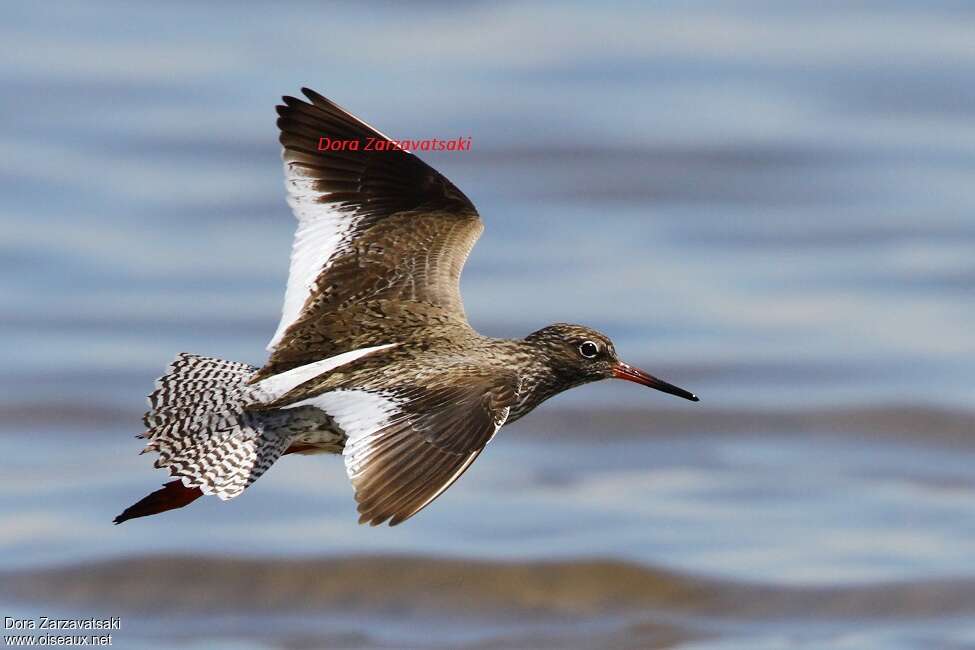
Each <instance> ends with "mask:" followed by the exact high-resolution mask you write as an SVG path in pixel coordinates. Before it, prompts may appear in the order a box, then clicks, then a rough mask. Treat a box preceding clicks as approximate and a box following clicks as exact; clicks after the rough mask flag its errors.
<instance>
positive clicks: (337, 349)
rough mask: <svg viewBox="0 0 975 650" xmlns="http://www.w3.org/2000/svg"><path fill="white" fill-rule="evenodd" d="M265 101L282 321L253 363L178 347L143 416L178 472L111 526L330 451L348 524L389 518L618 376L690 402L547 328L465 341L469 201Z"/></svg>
mask: <svg viewBox="0 0 975 650" xmlns="http://www.w3.org/2000/svg"><path fill="white" fill-rule="evenodd" d="M302 93H303V94H304V96H305V98H306V99H307V101H304V100H301V99H296V98H294V97H284V98H283V102H284V103H283V105H280V106H278V107H277V112H278V116H279V117H278V121H277V124H278V128H279V129H280V138H279V139H280V142H281V144H282V145H283V147H284V152H283V158H284V170H285V177H286V185H287V190H288V204H289V205H290V206H291V209H292V210H293V211H294V214H295V217H297V220H298V227H297V232H296V233H295V239H294V246H293V249H292V252H291V268H290V273H289V276H288V286H287V290H286V291H285V297H284V309H283V314H282V316H281V322H280V325H278V328H277V331H276V332H275V333H274V336H273V338H272V339H271V342H270V344H269V345H268V347H267V349H268V351H269V352H270V356H269V358H268V360H267V363H265V364H264V366H263V367H261V368H257V367H255V366H251V365H248V364H246V363H237V362H232V361H223V360H220V359H214V358H210V357H202V356H197V355H192V354H180V355H178V356H177V357H176V359H175V360H174V361H173V362H172V363H171V364H170V366H169V368H168V369H167V371H166V374H165V375H163V376H162V377H161V378H160V379H159V380H157V382H156V389H155V391H154V392H153V393H152V394H151V395H150V396H149V406H150V408H149V411H148V412H147V413H146V415H145V417H144V422H145V426H146V431H145V433H143V434H140V436H139V437H141V438H145V439H146V441H147V444H146V447H145V449H144V451H143V453H145V452H155V453H156V454H158V457H157V459H156V462H155V466H156V467H157V468H166V469H168V470H169V473H170V475H171V476H173V477H174V478H175V480H173V481H171V482H169V483H166V484H165V485H163V487H162V489H160V490H157V491H156V492H153V493H152V494H150V495H148V496H147V497H145V498H144V499H142V500H141V501H139V502H137V503H135V504H134V505H132V506H130V507H129V508H127V509H126V510H125V511H124V512H122V513H121V514H120V515H119V516H118V517H116V518H115V523H122V522H123V521H126V520H128V519H132V518H135V517H143V516H146V515H152V514H157V513H160V512H164V511H166V510H172V509H174V508H180V507H183V506H185V505H187V504H189V503H190V502H192V501H194V500H195V499H197V498H198V497H200V496H203V495H205V494H206V495H216V496H217V497H219V498H221V499H225V500H226V499H232V498H234V497H236V496H238V495H239V494H240V493H241V492H243V491H244V490H245V489H246V488H247V487H248V486H250V485H251V484H252V483H253V482H254V481H256V480H257V479H258V478H259V477H260V476H261V475H262V474H263V473H264V472H265V471H267V469H268V468H269V467H271V465H273V464H274V463H275V461H277V460H278V458H280V457H281V456H282V455H284V454H290V453H298V454H318V453H333V454H342V455H343V457H344V460H345V468H346V471H347V473H348V476H349V479H350V480H351V482H352V486H353V488H354V490H355V498H356V501H357V502H358V511H359V515H360V516H359V522H360V523H369V524H372V525H378V524H382V523H384V522H388V523H389V525H391V526H395V525H396V524H399V523H402V522H403V521H405V520H407V519H409V518H410V517H412V516H413V515H415V514H416V513H417V512H419V511H420V510H422V509H423V508H424V507H426V506H427V505H429V504H430V503H431V502H432V501H433V500H434V499H436V498H437V497H438V496H440V495H441V494H442V493H443V492H444V490H446V489H447V488H448V487H450V486H451V485H452V484H453V483H454V481H456V480H457V479H458V478H459V477H460V475H461V474H463V473H464V471H465V470H466V469H467V468H468V467H470V465H471V463H473V462H474V460H475V459H476V458H477V457H478V456H479V455H480V453H481V452H482V451H483V450H484V447H485V445H487V443H488V442H490V441H491V439H492V438H493V437H494V435H495V433H497V431H498V429H500V428H501V427H502V426H504V425H505V424H510V423H511V422H514V421H515V420H517V419H518V418H520V417H522V416H524V415H526V414H527V413H528V412H529V411H531V410H532V409H534V408H535V407H536V406H538V405H539V404H541V403H542V402H543V401H545V400H546V399H548V398H550V397H552V396H553V395H556V394H558V393H561V392H562V391H564V390H567V389H569V388H572V387H574V386H579V385H582V384H586V383H589V382H593V381H599V380H601V379H609V378H618V379H625V380H628V381H632V382H636V383H638V384H642V385H644V386H649V387H651V388H656V389H657V390H661V391H663V392H665V393H670V394H672V395H677V396H679V397H683V398H684V399H688V400H692V401H697V399H698V398H697V397H696V396H695V395H693V394H692V393H690V392H688V391H686V390H684V389H682V388H678V387H676V386H674V385H672V384H669V383H667V382H665V381H663V380H661V379H657V378H656V377H654V376H652V375H650V374H648V373H646V372H644V371H642V370H639V369H638V368H634V367H633V366H630V365H628V364H626V363H623V362H622V361H620V360H619V358H618V357H617V355H616V349H615V348H614V347H613V343H612V341H610V340H609V338H608V337H606V336H605V335H604V334H601V333H599V332H597V331H595V330H593V329H590V328H588V327H583V326H581V325H569V324H564V323H559V324H555V325H549V326H548V327H543V328H542V329H540V330H538V331H536V332H533V333H531V334H529V335H528V336H526V337H525V338H523V339H495V338H488V337H485V336H482V335H480V334H478V333H477V332H476V331H475V330H474V329H473V328H472V327H471V326H470V324H469V323H468V322H467V317H466V315H465V314H464V307H463V304H462V302H461V296H460V274H461V270H462V268H463V266H464V262H465V260H466V259H467V255H468V253H470V251H471V248H472V247H473V246H474V243H475V242H476V241H477V238H478V236H480V234H481V231H482V230H483V225H482V223H481V218H480V216H479V215H478V213H477V210H476V209H475V208H474V205H473V204H472V203H471V201H470V200H469V199H468V198H467V197H466V196H464V194H463V193H462V192H461V191H460V190H459V189H457V188H456V187H455V186H454V185H453V183H451V182H450V181H449V180H447V179H446V178H445V177H443V176H442V175H441V174H440V173H438V172H437V171H436V170H435V169H433V168H432V167H430V166H429V165H427V164H426V163H424V162H423V161H422V160H420V159H419V158H418V157H416V156H415V155H413V154H412V153H409V152H407V151H405V150H404V149H401V148H398V147H395V146H392V147H389V148H388V149H387V148H382V150H377V147H376V146H372V147H370V148H369V149H368V150H367V149H366V148H365V146H363V147H359V148H356V147H346V146H343V147H341V148H325V149H324V150H321V149H320V148H319V143H320V141H321V138H323V137H327V138H329V140H330V141H341V142H361V143H363V145H365V144H366V143H367V142H369V141H372V142H373V145H375V142H377V141H383V142H385V141H390V139H389V138H387V137H386V136H385V135H383V134H381V133H380V132H378V131H377V130H375V129H373V128H372V127H371V126H369V125H368V124H366V123H365V122H363V121H361V120H359V119H358V118H356V117H354V116H353V115H352V114H350V113H349V112H348V111H346V110H344V109H342V108H340V107H339V106H337V105H336V104H334V103H333V102H331V101H329V100H328V99H326V98H324V97H322V96H321V95H319V94H318V93H316V92H314V91H312V90H308V89H302Z"/></svg>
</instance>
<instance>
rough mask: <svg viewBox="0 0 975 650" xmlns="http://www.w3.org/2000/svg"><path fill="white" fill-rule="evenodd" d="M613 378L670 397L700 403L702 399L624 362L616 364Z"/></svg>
mask: <svg viewBox="0 0 975 650" xmlns="http://www.w3.org/2000/svg"><path fill="white" fill-rule="evenodd" d="M613 376H614V377H616V378H617V379H625V380H626V381H632V382H633V383H636V384H640V385H641V386H649V387H650V388H655V389H657V390H659V391H662V392H664V393H668V394H670V395H676V396H677V397H683V398H684V399H686V400H690V401H692V402H698V401H700V398H698V396H697V395H695V394H694V393H692V392H690V391H686V390H684V389H683V388H679V387H677V386H674V385H673V384H670V383H668V382H666V381H664V380H663V379H657V378H656V377H654V376H653V375H651V374H650V373H648V372H644V371H643V370H640V369H639V368H634V367H633V366H631V365H629V364H627V363H623V362H622V361H621V362H619V363H618V364H616V367H615V368H613Z"/></svg>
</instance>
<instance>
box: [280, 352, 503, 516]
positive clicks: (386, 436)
mask: <svg viewBox="0 0 975 650" xmlns="http://www.w3.org/2000/svg"><path fill="white" fill-rule="evenodd" d="M449 375H450V378H451V382H450V384H449V385H447V384H442V385H438V386H419V385H415V384H412V385H405V384H399V385H396V384H393V385H384V386H383V387H382V388H373V389H355V388H343V389H338V390H332V391H328V392H324V393H322V394H319V395H317V396H315V397H312V398H309V399H305V400H302V401H299V402H294V403H292V404H290V405H287V406H285V407H284V408H294V407H298V406H306V405H309V406H315V407H317V408H320V409H322V410H323V411H325V412H326V413H328V414H329V415H330V416H332V418H333V420H334V421H335V422H336V424H337V425H338V426H339V427H341V429H342V430H343V431H344V432H345V433H346V435H347V436H348V440H347V442H346V445H345V451H344V455H345V466H346V470H347V472H348V474H349V478H350V479H351V481H352V485H353V487H354V488H355V491H356V500H357V501H358V502H359V513H360V518H359V522H360V523H369V524H372V525H374V526H375V525H378V524H381V523H383V522H385V521H389V523H390V525H391V526H395V525H396V524H399V523H401V522H403V521H405V520H407V519H409V518H410V517H412V516H413V515H415V514H416V513H417V512H419V511H420V510H422V509H423V508H424V507H426V506H427V505H428V504H429V503H430V502H431V501H433V500H434V499H436V498H437V497H438V496H440V494H442V493H443V491H444V490H446V489H447V488H448V487H450V486H451V485H452V484H453V483H454V481H456V480H457V479H458V478H459V477H460V475H461V474H463V473H464V471H465V470H466V469H467V468H468V467H469V466H470V464H471V463H473V462H474V460H475V459H476V458H477V456H478V454H480V453H481V450H482V449H483V448H484V446H485V445H486V444H487V443H488V441H489V440H491V438H492V437H493V436H494V434H495V432H496V431H497V430H498V429H499V428H500V427H501V426H502V425H503V424H504V422H505V420H506V419H507V417H508V412H509V409H510V407H511V405H513V404H514V403H515V402H516V399H517V391H518V380H517V376H516V375H515V374H514V373H512V372H509V371H504V370H502V371H498V370H491V371H483V370H479V369H476V368H474V369H471V368H467V369H460V368H454V369H453V371H452V372H450V373H449Z"/></svg>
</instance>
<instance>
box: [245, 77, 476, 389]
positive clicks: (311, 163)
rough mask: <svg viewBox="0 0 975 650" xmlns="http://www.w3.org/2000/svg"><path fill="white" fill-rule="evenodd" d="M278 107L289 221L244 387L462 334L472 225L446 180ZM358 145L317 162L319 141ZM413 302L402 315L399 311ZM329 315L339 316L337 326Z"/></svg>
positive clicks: (302, 106)
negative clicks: (250, 381) (277, 312)
mask: <svg viewBox="0 0 975 650" xmlns="http://www.w3.org/2000/svg"><path fill="white" fill-rule="evenodd" d="M302 92H303V93H304V95H305V97H306V98H307V99H308V101H302V100H300V99H296V98H294V97H285V98H284V99H283V102H284V103H283V105H281V106H278V107H277V110H278V114H279V118H278V127H279V129H280V138H279V139H280V142H281V144H282V146H283V159H284V167H285V181H286V182H285V184H286V187H287V190H288V204H289V205H290V206H291V208H292V211H293V212H294V214H295V216H296V217H297V219H298V227H297V231H296V233H295V240H294V246H293V249H292V255H291V268H290V272H289V277H288V287H287V290H286V291H285V299H284V307H283V309H282V316H281V321H280V324H279V325H278V327H277V330H276V331H275V333H274V336H273V337H272V339H271V342H270V343H269V345H268V350H269V351H270V352H271V357H270V359H269V361H268V363H267V365H266V366H265V367H264V368H262V369H261V371H260V372H259V373H258V374H257V376H256V377H255V381H257V380H260V379H263V378H264V377H267V376H271V375H274V374H278V373H281V372H284V371H286V370H288V369H290V368H293V367H296V366H299V365H304V364H307V363H311V362H312V361H315V360H317V359H321V358H323V357H329V356H335V355H337V354H341V353H343V352H347V351H349V350H353V349H356V348H361V347H366V346H368V345H375V344H380V343H387V342H390V341H392V340H394V339H393V338H390V335H391V334H392V333H393V332H396V331H397V330H400V331H402V330H403V329H404V326H407V330H408V331H417V330H419V329H422V327H423V325H424V323H425V322H426V323H437V324H441V323H443V322H447V321H454V322H457V323H461V324H465V325H466V317H465V315H464V311H463V304H462V302H461V299H460V273H461V270H462V268H463V264H464V261H465V260H466V258H467V255H468V253H469V252H470V249H471V248H472V247H473V245H474V242H475V241H476V240H477V237H478V236H479V235H480V232H481V230H482V228H483V227H482V225H481V221H480V218H479V217H478V215H477V211H476V210H475V208H474V206H473V204H472V203H471V202H470V200H468V199H467V197H466V196H464V194H463V193H462V192H461V191H460V190H458V189H457V188H456V187H455V186H454V185H453V184H452V183H451V182H450V181H449V180H447V179H446V178H444V177H443V176H442V175H441V174H439V173H438V172H437V171H436V170H434V169H433V168H432V167H430V166H428V165H427V164H426V163H424V162H423V161H422V160H420V159H419V158H417V157H416V156H415V155H413V154H411V153H408V152H406V151H402V150H397V149H392V150H389V151H375V150H372V151H366V150H364V146H365V143H366V142H367V139H369V138H374V139H376V140H389V138H387V137H386V136H385V135H383V134H382V133H380V132H379V131H377V130H376V129H374V128H372V127H370V126H369V125H368V124H366V123H365V122H363V121H362V120H360V119H358V118H356V117H355V116H353V115H352V114H350V113H349V112H348V111H346V110H344V109H342V108H341V107H339V106H338V105H336V104H335V103H333V102H331V101H329V100H328V99H325V98H324V97H322V96H321V95H319V94H318V93H316V92H314V91H311V90H308V89H302ZM322 137H329V138H333V139H340V140H344V141H347V142H348V141H357V142H360V143H361V145H360V149H359V150H357V151H353V150H342V151H332V150H327V151H321V150H319V148H318V144H319V138H322ZM403 302H409V303H414V306H413V307H410V306H408V305H403V304H397V303H403ZM340 315H341V317H340Z"/></svg>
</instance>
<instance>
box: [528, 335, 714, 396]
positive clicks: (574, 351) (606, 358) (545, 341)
mask: <svg viewBox="0 0 975 650" xmlns="http://www.w3.org/2000/svg"><path fill="white" fill-rule="evenodd" d="M525 340H526V341H528V342H529V343H531V344H532V345H533V346H534V347H536V348H537V349H540V350H542V351H543V352H544V353H545V356H546V358H547V360H548V365H549V367H550V368H551V370H552V371H553V372H555V373H556V374H557V375H558V376H559V377H560V378H561V379H562V380H563V381H564V382H565V383H566V388H568V387H570V386H576V385H579V384H585V383H589V382H593V381H600V380H602V379H625V380H626V381H632V382H634V383H637V384H641V385H643V386H649V387H650V388H656V389H657V390H659V391H663V392H665V393H670V394H671V395H676V396H678V397H683V398H684V399H688V400H691V401H692V402H696V401H698V397H697V395H695V394H693V393H691V392H688V391H686V390H684V389H683V388H678V387H677V386H674V385H673V384H669V383H667V382H666V381H663V380H662V379H657V378H656V377H654V376H653V375H651V374H649V373H647V372H644V371H643V370H640V369H639V368H634V367H633V366H631V365H629V364H627V363H623V362H622V361H620V359H619V357H618V356H616V348H615V347H614V346H613V342H612V341H611V340H610V339H609V337H608V336H606V335H605V334H602V333H601V332H597V331H596V330H594V329H592V328H589V327H585V326H583V325H570V324H568V323H556V324H555V325H549V326H548V327H544V328H542V329H540V330H538V331H537V332H533V333H531V334H529V335H528V336H526V337H525Z"/></svg>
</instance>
